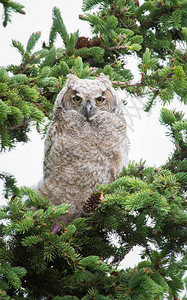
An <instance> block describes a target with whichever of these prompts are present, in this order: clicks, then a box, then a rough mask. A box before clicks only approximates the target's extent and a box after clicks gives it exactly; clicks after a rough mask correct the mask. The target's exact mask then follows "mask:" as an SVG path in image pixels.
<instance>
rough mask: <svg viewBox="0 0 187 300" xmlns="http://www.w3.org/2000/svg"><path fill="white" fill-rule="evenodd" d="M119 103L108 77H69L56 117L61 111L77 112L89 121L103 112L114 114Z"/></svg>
mask: <svg viewBox="0 0 187 300" xmlns="http://www.w3.org/2000/svg"><path fill="white" fill-rule="evenodd" d="M117 101H119V99H118V96H117V93H116V91H115V90H114V89H113V88H112V84H111V81H110V80H109V78H108V76H106V75H104V74H100V76H99V77H98V78H96V79H93V80H92V79H80V78H78V77H77V76H75V75H72V74H71V75H69V76H68V80H67V83H66V85H65V87H64V88H63V89H62V91H61V92H60V93H59V94H58V96H57V99H56V102H55V107H54V116H56V117H57V116H58V115H59V112H60V111H61V110H63V111H72V110H73V111H76V112H77V113H79V114H80V115H81V116H83V117H84V118H85V120H87V121H91V120H92V119H93V118H95V117H96V116H98V115H99V114H101V113H102V112H109V113H112V112H114V111H115V109H116V107H117Z"/></svg>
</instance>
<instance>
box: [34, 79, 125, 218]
mask: <svg viewBox="0 0 187 300" xmlns="http://www.w3.org/2000/svg"><path fill="white" fill-rule="evenodd" d="M127 144H128V143H127V137H126V121H125V116H124V107H123V104H122V102H121V100H120V99H119V98H118V95H117V93H116V91H115V90H114V89H113V88H112V85H111V82H110V80H109V79H108V77H107V76H105V75H104V74H101V75H100V76H99V77H98V78H97V79H95V80H91V79H79V78H77V77H76V76H75V75H69V76H68V80H67V83H66V85H65V87H64V88H63V89H62V91H61V92H60V93H59V95H58V96H57V99H56V102H55V106H54V120H53V122H52V124H51V125H50V127H49V130H48V133H47V136H46V140H45V153H44V154H45V157H44V165H43V173H44V176H43V179H42V181H41V182H40V183H39V186H38V191H39V193H40V194H41V195H42V196H44V197H46V196H47V197H49V198H50V199H51V201H52V203H54V204H55V205H59V204H61V203H70V204H71V208H70V210H69V214H68V215H67V216H65V218H64V220H65V222H66V223H67V222H70V221H72V220H73V219H75V218H77V217H79V216H81V215H83V210H82V206H83V204H84V203H85V201H86V200H87V199H88V197H89V195H90V194H91V192H92V189H93V188H94V186H95V185H96V184H108V183H110V182H112V181H114V180H115V179H116V178H117V175H118V173H119V172H120V170H121V167H122V165H123V164H126V163H127V152H128V151H127V148H128V146H127Z"/></svg>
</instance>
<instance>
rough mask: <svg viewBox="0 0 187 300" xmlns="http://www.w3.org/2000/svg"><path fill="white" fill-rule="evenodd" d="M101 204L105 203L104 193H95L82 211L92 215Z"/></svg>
mask: <svg viewBox="0 0 187 300" xmlns="http://www.w3.org/2000/svg"><path fill="white" fill-rule="evenodd" d="M100 202H103V193H99V192H97V193H93V194H91V195H90V197H89V198H88V200H87V201H86V202H85V203H84V205H83V208H82V209H83V210H84V211H85V212H86V213H90V212H92V211H94V210H95V209H96V208H97V207H98V205H99V203H100Z"/></svg>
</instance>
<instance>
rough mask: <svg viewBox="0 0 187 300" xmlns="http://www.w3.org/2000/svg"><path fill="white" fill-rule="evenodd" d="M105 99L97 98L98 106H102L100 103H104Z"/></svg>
mask: <svg viewBox="0 0 187 300" xmlns="http://www.w3.org/2000/svg"><path fill="white" fill-rule="evenodd" d="M104 100H105V99H104V98H103V97H98V98H96V100H95V101H96V103H98V104H100V103H102V102H103V101H104Z"/></svg>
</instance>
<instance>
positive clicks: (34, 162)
mask: <svg viewBox="0 0 187 300" xmlns="http://www.w3.org/2000/svg"><path fill="white" fill-rule="evenodd" d="M17 2H19V3H21V4H23V5H24V6H25V11H26V15H17V14H13V16H12V23H10V24H8V26H7V27H6V28H4V27H3V26H2V24H0V66H7V65H9V64H19V63H20V55H19V53H18V52H17V51H16V49H15V48H13V47H12V46H11V41H12V39H15V40H18V41H20V42H21V43H22V44H24V45H25V46H26V44H27V41H28V38H29V36H30V35H31V34H32V33H33V32H36V31H41V33H42V34H41V38H40V40H39V42H38V47H37V48H36V49H35V50H38V49H41V46H42V43H43V41H45V42H48V37H49V32H50V28H51V25H52V8H53V7H54V6H57V7H58V8H60V10H61V13H62V17H63V20H64V23H65V25H66V27H67V30H68V32H69V33H70V32H75V31H77V29H79V32H80V36H86V37H89V36H91V34H90V30H89V26H88V24H87V23H86V22H83V21H81V20H79V18H78V15H79V14H81V13H82V11H81V6H82V0H68V1H65V0H51V1H46V0H37V1H30V0H25V1H23V0H18V1H17ZM1 9H2V5H0V14H1V15H2V13H1V11H2V10H1ZM56 46H58V47H61V46H62V42H61V39H60V38H58V40H57V43H56ZM127 58H128V57H127ZM127 68H130V69H131V70H132V72H133V74H134V75H135V81H138V80H139V79H140V76H139V74H138V71H137V67H136V64H135V62H134V60H132V59H128V65H127ZM123 98H124V99H125V100H127V101H128V106H127V123H128V137H129V139H130V152H129V159H133V160H135V161H137V162H138V161H139V160H140V159H141V158H142V159H143V160H146V161H147V165H150V166H154V165H155V166H160V165H161V164H162V163H164V162H165V161H166V160H167V157H168V154H169V153H171V152H172V149H173V145H172V143H171V142H170V141H169V138H168V137H166V136H165V132H166V131H167V129H166V128H165V127H164V126H161V125H160V123H159V121H158V119H159V115H160V109H161V106H160V105H159V104H157V105H156V107H154V108H153V110H152V112H151V113H149V114H147V113H145V112H143V110H142V105H143V104H144V103H145V100H143V99H138V100H137V99H135V98H131V97H129V96H127V95H125V94H124V95H123ZM170 107H171V108H177V109H179V110H184V106H183V105H180V104H179V103H178V102H177V101H174V102H173V104H172V105H171V106H170ZM30 140H31V141H30V142H29V143H27V144H25V145H23V144H21V143H19V144H18V145H17V147H16V149H14V150H11V151H10V152H6V153H1V154H0V171H6V172H9V173H11V174H12V175H14V176H15V177H16V179H17V182H18V185H19V186H22V185H27V186H33V185H35V184H36V183H37V182H38V180H39V179H40V178H41V177H42V161H43V143H44V141H43V140H41V138H40V135H39V134H38V133H37V132H36V131H35V130H33V132H31V134H30ZM1 191H2V184H1V182H0V204H3V202H4V200H3V199H2V196H1ZM137 252H139V250H137V249H136V250H134V251H132V252H131V253H130V255H129V256H128V257H127V259H126V260H125V261H126V263H125V266H126V267H127V266H131V267H132V265H134V264H136V263H137V262H138V260H139V258H138V256H137Z"/></svg>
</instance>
